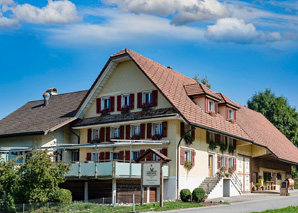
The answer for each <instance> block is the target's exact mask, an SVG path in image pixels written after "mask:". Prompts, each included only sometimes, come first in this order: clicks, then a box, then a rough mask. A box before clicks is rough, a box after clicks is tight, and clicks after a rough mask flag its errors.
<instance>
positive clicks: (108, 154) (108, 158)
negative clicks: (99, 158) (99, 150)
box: [105, 152, 110, 160]
mask: <svg viewBox="0 0 298 213" xmlns="http://www.w3.org/2000/svg"><path fill="white" fill-rule="evenodd" d="M105 159H106V160H110V152H106V156H105Z"/></svg>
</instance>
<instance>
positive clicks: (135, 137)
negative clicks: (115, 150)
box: [130, 135, 141, 140]
mask: <svg viewBox="0 0 298 213" xmlns="http://www.w3.org/2000/svg"><path fill="white" fill-rule="evenodd" d="M130 139H131V140H140V139H141V136H140V135H133V136H131V138H130Z"/></svg>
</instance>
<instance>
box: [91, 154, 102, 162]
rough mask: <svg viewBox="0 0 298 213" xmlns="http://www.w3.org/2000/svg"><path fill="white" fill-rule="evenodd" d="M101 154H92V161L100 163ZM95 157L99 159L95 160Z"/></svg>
mask: <svg viewBox="0 0 298 213" xmlns="http://www.w3.org/2000/svg"><path fill="white" fill-rule="evenodd" d="M99 155H100V154H99V152H91V161H94V162H99ZM94 157H95V158H97V159H95V160H94Z"/></svg>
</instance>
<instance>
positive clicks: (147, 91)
mask: <svg viewBox="0 0 298 213" xmlns="http://www.w3.org/2000/svg"><path fill="white" fill-rule="evenodd" d="M146 94H149V102H147V100H146ZM145 103H149V104H152V103H153V93H152V90H146V91H143V92H142V104H145Z"/></svg>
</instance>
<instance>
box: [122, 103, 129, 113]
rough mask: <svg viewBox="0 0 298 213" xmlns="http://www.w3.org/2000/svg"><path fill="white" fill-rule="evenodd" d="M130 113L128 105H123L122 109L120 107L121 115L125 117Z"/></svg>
mask: <svg viewBox="0 0 298 213" xmlns="http://www.w3.org/2000/svg"><path fill="white" fill-rule="evenodd" d="M129 111H130V107H129V106H128V105H124V106H123V107H121V114H122V115H125V114H128V113H129Z"/></svg>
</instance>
